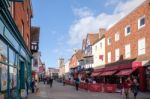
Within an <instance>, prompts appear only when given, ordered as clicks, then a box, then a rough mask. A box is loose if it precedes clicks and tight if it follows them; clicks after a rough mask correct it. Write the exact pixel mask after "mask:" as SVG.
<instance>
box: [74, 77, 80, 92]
mask: <svg viewBox="0 0 150 99" xmlns="http://www.w3.org/2000/svg"><path fill="white" fill-rule="evenodd" d="M79 84H80V80H79V78H76V80H75V86H76V91H78V89H79Z"/></svg>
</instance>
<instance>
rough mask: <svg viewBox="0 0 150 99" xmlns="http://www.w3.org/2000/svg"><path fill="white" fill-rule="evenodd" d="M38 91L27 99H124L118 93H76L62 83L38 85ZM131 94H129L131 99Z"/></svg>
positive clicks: (143, 98) (147, 98)
mask: <svg viewBox="0 0 150 99" xmlns="http://www.w3.org/2000/svg"><path fill="white" fill-rule="evenodd" d="M39 86H40V91H39V92H38V93H34V94H30V95H29V99H125V98H124V96H121V95H120V94H119V93H99V92H87V91H85V90H82V89H80V90H79V91H76V90H75V88H74V87H73V86H70V85H66V86H63V85H62V83H57V82H54V83H53V87H52V88H50V87H49V85H44V84H43V83H40V84H39ZM130 99H133V97H132V94H131V98H130ZM137 99H150V93H139V94H138V98H137Z"/></svg>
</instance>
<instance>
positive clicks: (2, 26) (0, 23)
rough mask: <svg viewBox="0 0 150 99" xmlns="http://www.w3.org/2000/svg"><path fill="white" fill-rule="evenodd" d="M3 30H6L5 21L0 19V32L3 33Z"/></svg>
mask: <svg viewBox="0 0 150 99" xmlns="http://www.w3.org/2000/svg"><path fill="white" fill-rule="evenodd" d="M3 30H4V24H3V22H2V21H1V20H0V34H3Z"/></svg>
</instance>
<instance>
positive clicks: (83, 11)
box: [73, 7, 93, 18]
mask: <svg viewBox="0 0 150 99" xmlns="http://www.w3.org/2000/svg"><path fill="white" fill-rule="evenodd" d="M73 12H74V14H75V15H76V16H78V17H81V18H82V17H86V16H91V15H93V13H92V11H91V10H90V9H89V8H87V7H83V8H74V9H73Z"/></svg>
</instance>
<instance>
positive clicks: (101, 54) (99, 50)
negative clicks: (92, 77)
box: [92, 28, 106, 68]
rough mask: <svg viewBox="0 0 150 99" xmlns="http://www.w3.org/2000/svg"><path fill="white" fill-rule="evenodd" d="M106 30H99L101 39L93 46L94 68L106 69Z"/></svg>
mask: <svg viewBox="0 0 150 99" xmlns="http://www.w3.org/2000/svg"><path fill="white" fill-rule="evenodd" d="M105 31H106V30H105V29H104V28H100V29H99V39H98V40H97V41H96V42H94V44H93V45H92V55H93V64H92V67H93V68H103V67H105Z"/></svg>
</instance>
